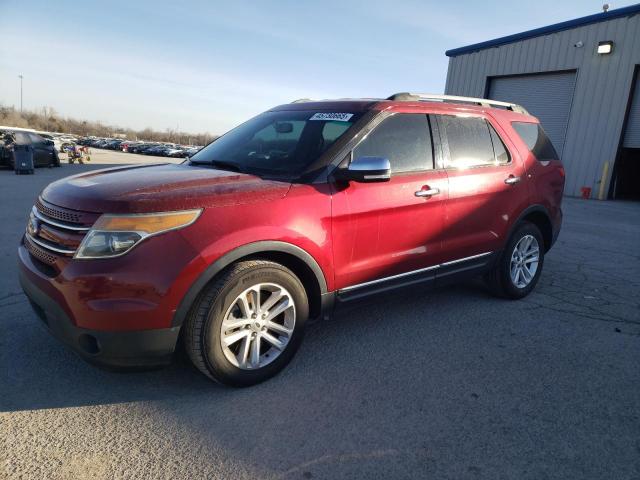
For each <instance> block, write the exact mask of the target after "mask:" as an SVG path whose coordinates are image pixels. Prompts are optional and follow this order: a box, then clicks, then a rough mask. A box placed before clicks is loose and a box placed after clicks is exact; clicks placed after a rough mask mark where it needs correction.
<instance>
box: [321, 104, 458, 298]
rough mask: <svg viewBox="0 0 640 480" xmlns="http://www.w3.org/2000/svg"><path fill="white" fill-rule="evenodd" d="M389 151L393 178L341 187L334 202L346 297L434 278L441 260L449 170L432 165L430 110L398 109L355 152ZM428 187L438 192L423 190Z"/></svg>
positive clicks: (338, 274) (339, 281) (338, 276)
mask: <svg viewBox="0 0 640 480" xmlns="http://www.w3.org/2000/svg"><path fill="white" fill-rule="evenodd" d="M370 156H375V157H384V158H387V159H389V161H390V163H391V169H392V174H391V179H390V180H389V181H387V182H379V183H357V182H350V183H349V184H348V185H336V186H335V193H334V195H333V200H332V216H333V227H332V231H333V248H334V265H335V282H336V286H337V288H338V289H339V290H340V294H341V298H345V297H348V296H349V295H355V296H359V295H360V294H362V293H370V292H371V291H372V290H377V289H380V288H388V287H393V286H397V285H398V284H403V283H407V282H415V281H423V280H429V279H431V278H435V277H434V275H435V273H434V271H435V268H431V267H433V266H435V265H437V264H438V263H439V262H440V261H441V255H442V239H441V237H440V234H441V232H442V228H443V224H444V205H445V203H446V199H447V175H446V172H444V171H443V170H436V169H435V168H434V152H433V143H432V141H431V134H430V125H429V119H428V117H427V115H426V114H403V113H397V114H393V115H391V116H389V117H387V118H386V119H384V120H383V121H382V122H381V123H380V124H379V125H378V126H376V127H375V128H374V129H373V130H372V131H371V132H369V133H368V134H367V135H366V136H365V137H364V138H363V140H362V141H361V142H360V143H359V144H358V145H357V146H356V147H355V148H354V149H353V151H352V152H351V158H359V157H370ZM426 190H432V191H433V192H437V193H435V194H433V195H428V196H425V195H424V192H425V191H426Z"/></svg>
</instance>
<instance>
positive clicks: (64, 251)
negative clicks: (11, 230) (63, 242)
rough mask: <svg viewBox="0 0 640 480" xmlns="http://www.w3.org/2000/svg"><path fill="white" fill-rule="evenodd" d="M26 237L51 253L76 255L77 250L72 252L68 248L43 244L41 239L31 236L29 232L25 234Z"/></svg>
mask: <svg viewBox="0 0 640 480" xmlns="http://www.w3.org/2000/svg"><path fill="white" fill-rule="evenodd" d="M25 235H26V236H27V238H28V239H29V241H31V242H33V243H35V244H36V245H38V246H40V247H42V248H44V249H45V250H49V251H51V252H56V253H62V254H63V255H73V254H74V253H76V251H75V250H70V249H68V248H60V247H54V246H53V245H51V244H49V243H48V242H43V241H42V240H39V239H37V238H35V237H33V236H31V235H29V232H25Z"/></svg>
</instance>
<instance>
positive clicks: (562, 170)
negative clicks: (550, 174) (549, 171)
mask: <svg viewBox="0 0 640 480" xmlns="http://www.w3.org/2000/svg"><path fill="white" fill-rule="evenodd" d="M558 170H559V171H560V175H562V178H564V167H560V168H559V169H558Z"/></svg>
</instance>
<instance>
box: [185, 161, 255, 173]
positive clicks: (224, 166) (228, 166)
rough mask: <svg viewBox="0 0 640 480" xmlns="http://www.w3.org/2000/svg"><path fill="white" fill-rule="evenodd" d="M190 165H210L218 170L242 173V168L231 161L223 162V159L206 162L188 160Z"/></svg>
mask: <svg viewBox="0 0 640 480" xmlns="http://www.w3.org/2000/svg"><path fill="white" fill-rule="evenodd" d="M189 163H190V164H192V165H210V166H212V167H214V168H217V169H219V170H229V171H231V172H238V173H244V169H243V168H242V167H241V166H240V165H238V164H237V163H233V162H225V161H224V160H209V161H207V162H198V161H196V160H189Z"/></svg>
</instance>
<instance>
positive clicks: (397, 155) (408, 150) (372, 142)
mask: <svg viewBox="0 0 640 480" xmlns="http://www.w3.org/2000/svg"><path fill="white" fill-rule="evenodd" d="M359 157H382V158H387V159H389V162H390V163H391V171H392V172H414V171H417V170H427V169H432V168H433V152H432V148H431V134H430V132H429V120H428V119H427V116H426V115H420V114H397V115H393V116H392V117H389V118H387V119H386V120H384V121H383V122H382V123H381V124H380V125H378V126H377V127H376V128H375V129H374V130H373V131H372V132H369V134H368V135H367V137H366V138H365V139H364V140H363V141H362V142H361V143H360V144H359V145H358V146H357V147H356V148H355V150H354V151H353V158H359Z"/></svg>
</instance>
